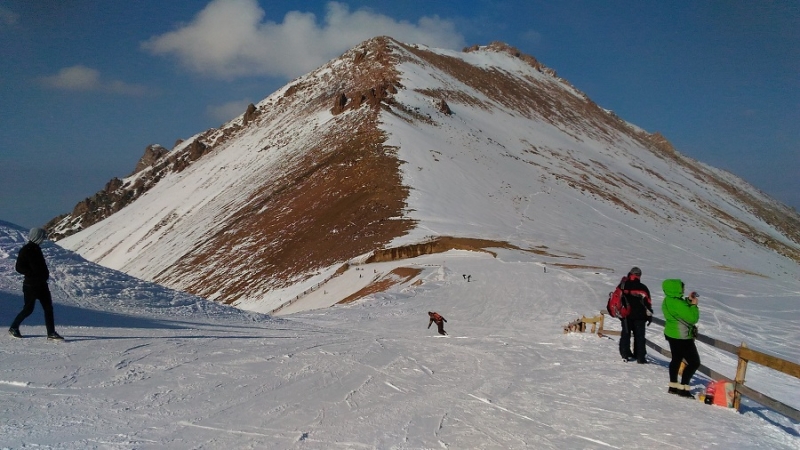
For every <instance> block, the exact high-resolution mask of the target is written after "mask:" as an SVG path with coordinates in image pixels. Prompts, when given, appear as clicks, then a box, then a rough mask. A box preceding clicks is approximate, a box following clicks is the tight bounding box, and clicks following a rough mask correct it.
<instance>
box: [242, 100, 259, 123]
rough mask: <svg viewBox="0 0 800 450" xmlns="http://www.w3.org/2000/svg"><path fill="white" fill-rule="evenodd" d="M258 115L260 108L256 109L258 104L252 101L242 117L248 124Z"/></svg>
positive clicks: (243, 121)
mask: <svg viewBox="0 0 800 450" xmlns="http://www.w3.org/2000/svg"><path fill="white" fill-rule="evenodd" d="M256 117H258V110H257V109H256V105H254V104H252V103H250V104H249V105H247V110H246V111H245V112H244V118H243V119H242V123H243V124H244V125H247V124H248V123H250V122H252V121H254V120H255V119H256Z"/></svg>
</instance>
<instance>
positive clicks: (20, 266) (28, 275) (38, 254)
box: [8, 228, 64, 341]
mask: <svg viewBox="0 0 800 450" xmlns="http://www.w3.org/2000/svg"><path fill="white" fill-rule="evenodd" d="M45 239H47V233H46V232H45V231H44V230H43V229H41V228H32V229H31V231H30V233H28V243H27V244H25V245H23V246H22V248H21V249H20V251H19V256H18V257H17V264H16V267H15V268H16V270H17V272H19V273H21V274H23V275H25V279H24V280H23V282H22V294H23V298H24V299H25V306H23V307H22V311H20V313H19V314H17V317H16V318H15V319H14V322H13V323H12V324H11V327H10V328H9V329H8V334H10V335H11V336H13V337H16V338H20V337H22V335H21V334H20V332H19V326H20V324H22V321H23V320H25V319H26V318H27V317H28V316H30V315H31V313H33V307H34V306H35V305H36V299H37V298H38V299H39V303H41V304H42V309H43V310H44V324H45V327H46V328H47V339H50V340H59V341H60V340H63V339H64V338H62V337H61V336H59V335H58V333H56V329H55V320H54V319H53V298H52V296H51V295H50V288H48V287H47V280H48V279H49V278H50V270H49V269H48V268H47V262H45V260H44V255H43V254H42V249H41V247H39V244H41V243H42V242H44V240H45Z"/></svg>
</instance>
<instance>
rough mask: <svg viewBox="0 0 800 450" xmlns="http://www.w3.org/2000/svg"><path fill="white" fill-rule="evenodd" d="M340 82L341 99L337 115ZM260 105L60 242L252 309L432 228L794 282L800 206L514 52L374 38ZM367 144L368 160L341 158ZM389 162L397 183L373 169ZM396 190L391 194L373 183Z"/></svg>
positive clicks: (588, 261) (596, 258)
mask: <svg viewBox="0 0 800 450" xmlns="http://www.w3.org/2000/svg"><path fill="white" fill-rule="evenodd" d="M345 94H346V98H347V102H346V104H345V105H344V106H343V109H342V110H341V111H339V110H337V109H336V106H334V107H333V108H332V105H334V100H335V99H337V98H339V97H338V96H339V95H345ZM441 100H446V102H447V104H448V105H449V107H450V108H451V110H452V112H453V114H451V115H448V114H445V113H442V112H440V110H439V102H440V101H441ZM370 101H372V103H370ZM362 102H363V103H362ZM257 111H258V112H259V114H260V115H259V116H258V117H257V118H256V119H254V120H253V121H252V122H249V123H246V121H245V117H244V115H243V116H240V117H238V118H236V119H234V120H233V121H231V122H230V123H228V124H225V125H224V126H223V127H221V128H220V129H219V130H209V131H207V132H205V133H202V134H201V135H198V136H195V137H193V138H192V139H190V140H187V141H186V143H184V144H182V146H179V147H178V148H176V149H175V150H173V152H177V153H178V154H180V152H183V151H186V149H188V148H189V147H190V142H195V141H198V140H200V141H203V142H205V144H204V145H207V146H208V148H211V149H212V150H210V151H209V152H208V153H207V154H205V155H203V156H202V157H201V158H200V159H197V160H196V161H194V162H193V163H192V164H190V165H189V166H188V167H186V168H185V169H182V170H181V171H174V172H167V173H165V174H164V175H163V178H160V179H159V181H158V183H157V184H156V185H155V186H154V187H153V188H152V189H150V190H149V191H147V192H145V193H144V194H143V195H141V197H139V198H138V199H137V200H136V201H135V202H133V203H132V204H130V205H128V206H126V207H125V208H123V209H122V210H120V211H119V212H117V213H115V214H113V215H111V216H110V217H108V218H106V219H105V220H103V221H102V222H99V223H97V224H95V225H93V226H91V227H89V228H87V229H85V230H83V231H81V232H79V233H77V234H75V235H72V236H70V237H68V238H65V239H63V240H61V241H60V244H61V245H63V246H64V247H65V248H70V249H73V250H75V251H77V252H78V253H80V254H81V255H83V256H84V257H86V258H88V259H90V260H92V261H95V262H97V263H100V264H102V265H105V266H107V267H111V268H114V269H118V270H122V271H124V272H126V273H128V274H131V275H134V276H137V277H141V278H143V279H147V280H151V281H157V282H159V283H161V284H164V285H166V286H170V287H172V288H176V289H181V290H187V291H190V292H193V293H196V294H200V295H203V296H204V297H205V298H209V299H213V300H216V301H220V302H225V303H229V304H237V305H242V306H243V307H246V308H248V309H253V310H257V311H262V312H268V311H272V310H273V309H276V308H279V307H281V305H283V304H284V303H285V302H286V300H287V298H294V297H296V296H297V295H299V294H300V293H302V292H305V291H307V290H308V289H309V288H310V287H311V286H314V285H315V284H317V283H319V282H320V281H321V280H325V279H327V278H329V277H330V276H331V274H333V273H334V272H335V271H336V270H337V269H338V268H339V267H340V266H341V265H342V264H343V263H345V262H346V261H348V260H350V259H352V258H356V257H359V256H361V255H363V254H365V253H369V252H371V251H374V250H377V249H379V248H383V247H392V246H402V245H408V244H417V243H419V242H424V241H426V240H428V239H430V238H432V237H438V236H457V237H469V238H479V239H488V240H497V241H507V242H509V243H511V244H513V245H516V246H518V247H521V248H526V249H536V250H539V251H540V252H544V253H547V254H549V255H550V256H551V257H550V259H549V262H550V263H553V264H567V265H580V266H586V267H598V268H602V269H604V270H606V271H610V270H612V268H616V270H619V268H618V266H617V265H616V261H612V262H609V261H608V259H609V258H608V255H609V254H614V255H617V256H618V257H617V258H616V259H617V260H618V259H620V258H619V256H621V257H622V259H624V260H626V261H630V262H634V263H636V264H639V265H643V266H647V267H648V268H660V269H663V270H672V271H677V272H678V273H683V274H687V276H689V277H694V278H693V279H692V280H691V281H695V279H696V280H697V281H698V282H700V281H703V279H704V278H705V277H707V276H712V277H725V276H728V275H729V274H731V273H734V274H736V273H749V274H756V275H762V276H764V277H768V278H769V279H773V278H778V279H780V280H783V281H791V282H796V281H798V273H799V272H800V271H798V270H797V260H798V258H800V244H798V242H796V239H797V236H794V235H791V233H790V232H787V230H795V232H794V233H795V234H796V233H797V231H796V227H793V226H792V225H791V224H793V223H798V224H800V218H798V217H797V214H796V213H792V212H791V211H789V210H788V209H787V208H785V207H780V205H777V204H774V202H772V201H771V200H769V199H768V198H766V197H765V196H763V195H762V194H760V193H759V192H758V191H756V190H755V189H754V188H752V187H751V186H749V185H747V184H746V183H744V182H743V181H742V180H739V179H738V178H736V177H733V176H731V175H730V174H726V173H724V172H722V171H719V170H717V169H714V168H711V167H708V166H707V165H704V164H702V163H700V162H697V161H693V160H691V159H689V158H686V157H684V156H682V155H680V153H677V152H675V151H674V149H671V147H670V146H669V144H668V143H666V141H663V142H662V141H661V140H659V139H658V136H656V135H649V134H647V133H646V132H644V131H642V130H641V129H639V128H637V127H635V126H631V125H630V124H628V123H626V122H624V121H622V120H621V119H619V118H618V117H616V116H615V115H613V113H611V112H609V111H606V110H604V109H602V108H600V107H599V106H597V105H595V104H594V103H592V102H591V100H589V99H588V98H586V97H585V96H584V95H583V94H581V93H580V92H578V91H577V90H576V89H575V88H574V87H572V86H571V85H569V83H568V82H566V81H565V80H562V79H560V78H558V77H557V76H555V74H554V72H553V71H551V70H549V69H547V68H543V67H542V66H541V65H539V64H538V63H535V61H534V62H532V59H531V58H528V57H521V56H518V55H516V54H515V53H514V51H513V49H509V48H507V46H503V45H493V46H490V47H485V48H477V49H472V51H469V52H452V51H448V50H440V49H430V48H426V47H422V46H415V45H404V44H400V43H397V42H395V41H393V40H391V39H386V38H379V39H375V40H371V41H367V42H365V43H363V44H361V45H360V46H358V47H356V48H354V49H353V50H351V51H349V52H347V53H345V54H344V55H343V56H342V57H340V58H337V59H336V60H333V61H331V62H330V63H328V64H326V65H325V66H323V67H321V68H320V69H318V70H316V71H314V72H312V73H310V74H308V75H306V76H304V77H301V78H298V79H297V80H293V81H292V82H291V83H290V84H289V85H287V86H286V87H285V88H283V89H281V90H280V91H278V92H275V93H274V94H272V95H270V96H269V97H268V98H266V99H265V100H264V101H262V102H260V103H259V104H258V106H257ZM365 136H367V137H366V138H365ZM374 155H380V156H379V158H381V159H380V161H378V163H376V164H374V165H371V166H366V167H365V168H363V169H362V170H357V169H353V168H354V167H355V168H358V167H359V164H362V161H364V160H368V159H370V158H372V157H374ZM392 164H396V165H398V169H397V170H396V171H395V170H393V169H391V167H390V168H389V169H388V170H385V171H381V170H383V169H381V170H379V169H378V168H381V167H386V166H391V165H392ZM395 173H397V180H398V181H397V186H395V187H392V182H390V181H386V180H384V179H385V178H392V177H393V176H394V175H395ZM147 174H148V172H147V171H144V172H143V173H140V174H137V175H135V176H133V177H132V179H129V180H125V183H126V185H131V186H132V185H135V180H134V179H133V178H138V177H144V176H147ZM356 189H358V190H357V191H356ZM392 189H394V190H395V191H396V192H393V193H392V194H390V195H389V197H390V198H389V199H388V200H387V199H386V198H383V197H380V196H379V195H378V194H376V193H383V192H392ZM397 204H402V209H400V208H398V207H397V206H392V205H397ZM787 224H788V225H787ZM588 238H591V240H589V239H588ZM781 255H785V256H781ZM665 258H668V259H669V260H670V261H674V262H673V263H671V264H674V266H671V267H666V266H665V265H664V263H663V261H664V259H665ZM626 264H627V262H626Z"/></svg>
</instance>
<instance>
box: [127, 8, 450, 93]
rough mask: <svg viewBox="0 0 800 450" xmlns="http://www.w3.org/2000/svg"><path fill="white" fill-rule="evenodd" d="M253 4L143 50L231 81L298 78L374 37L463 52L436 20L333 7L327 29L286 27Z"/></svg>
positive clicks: (217, 13) (216, 12)
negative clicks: (404, 18)
mask: <svg viewBox="0 0 800 450" xmlns="http://www.w3.org/2000/svg"><path fill="white" fill-rule="evenodd" d="M264 16H265V12H264V10H263V9H261V8H260V7H259V5H258V2H257V1H256V0H214V1H212V2H211V3H209V4H208V5H207V6H206V7H205V8H204V9H203V10H202V11H200V12H199V13H198V14H197V15H196V16H195V18H194V20H192V22H190V23H188V24H187V25H185V26H183V27H181V28H179V29H177V30H175V31H171V32H169V33H165V34H163V35H160V36H154V37H152V38H151V39H149V40H148V41H146V42H143V43H142V48H143V49H145V50H147V51H149V52H151V53H153V54H155V55H162V56H171V57H174V58H176V59H177V60H178V61H179V62H180V64H181V65H183V66H184V67H186V68H187V69H189V70H191V71H193V72H196V73H200V74H203V75H206V76H210V77H215V78H223V79H231V78H236V77H241V76H251V75H269V76H280V77H285V78H294V77H296V76H299V75H302V74H304V73H306V72H308V71H310V70H313V69H314V68H316V67H319V66H320V65H322V64H324V63H325V62H327V61H328V60H330V59H332V58H334V57H336V56H337V55H339V54H341V53H343V52H344V51H345V50H347V49H349V48H352V47H353V46H355V45H357V44H358V43H360V42H362V41H364V40H366V39H370V38H372V37H375V36H391V37H393V38H395V39H398V40H400V41H404V42H413V43H419V44H425V45H429V46H434V47H444V48H451V49H460V48H461V47H463V46H464V37H463V36H462V35H461V34H460V33H458V32H456V30H455V25H454V23H453V22H452V21H449V20H445V19H441V18H439V17H438V16H433V17H427V16H426V17H422V18H420V19H419V20H418V21H417V23H411V22H407V21H397V20H395V19H392V18H390V17H388V16H385V15H381V14H376V13H374V12H371V11H368V10H363V9H362V10H356V11H350V10H349V8H348V7H347V5H345V4H342V3H338V2H329V3H328V4H327V12H326V14H325V17H324V20H323V21H322V23H318V22H317V18H316V16H315V15H314V14H311V13H304V12H300V11H291V12H289V13H287V14H286V15H285V16H284V18H283V22H282V23H275V22H272V21H269V20H266V21H265V20H263V19H264Z"/></svg>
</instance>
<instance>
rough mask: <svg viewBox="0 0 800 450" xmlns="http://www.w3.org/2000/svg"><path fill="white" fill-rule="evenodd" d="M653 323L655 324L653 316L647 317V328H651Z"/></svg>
mask: <svg viewBox="0 0 800 450" xmlns="http://www.w3.org/2000/svg"><path fill="white" fill-rule="evenodd" d="M651 323H653V316H647V326H648V327H649V326H650V324H651Z"/></svg>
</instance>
